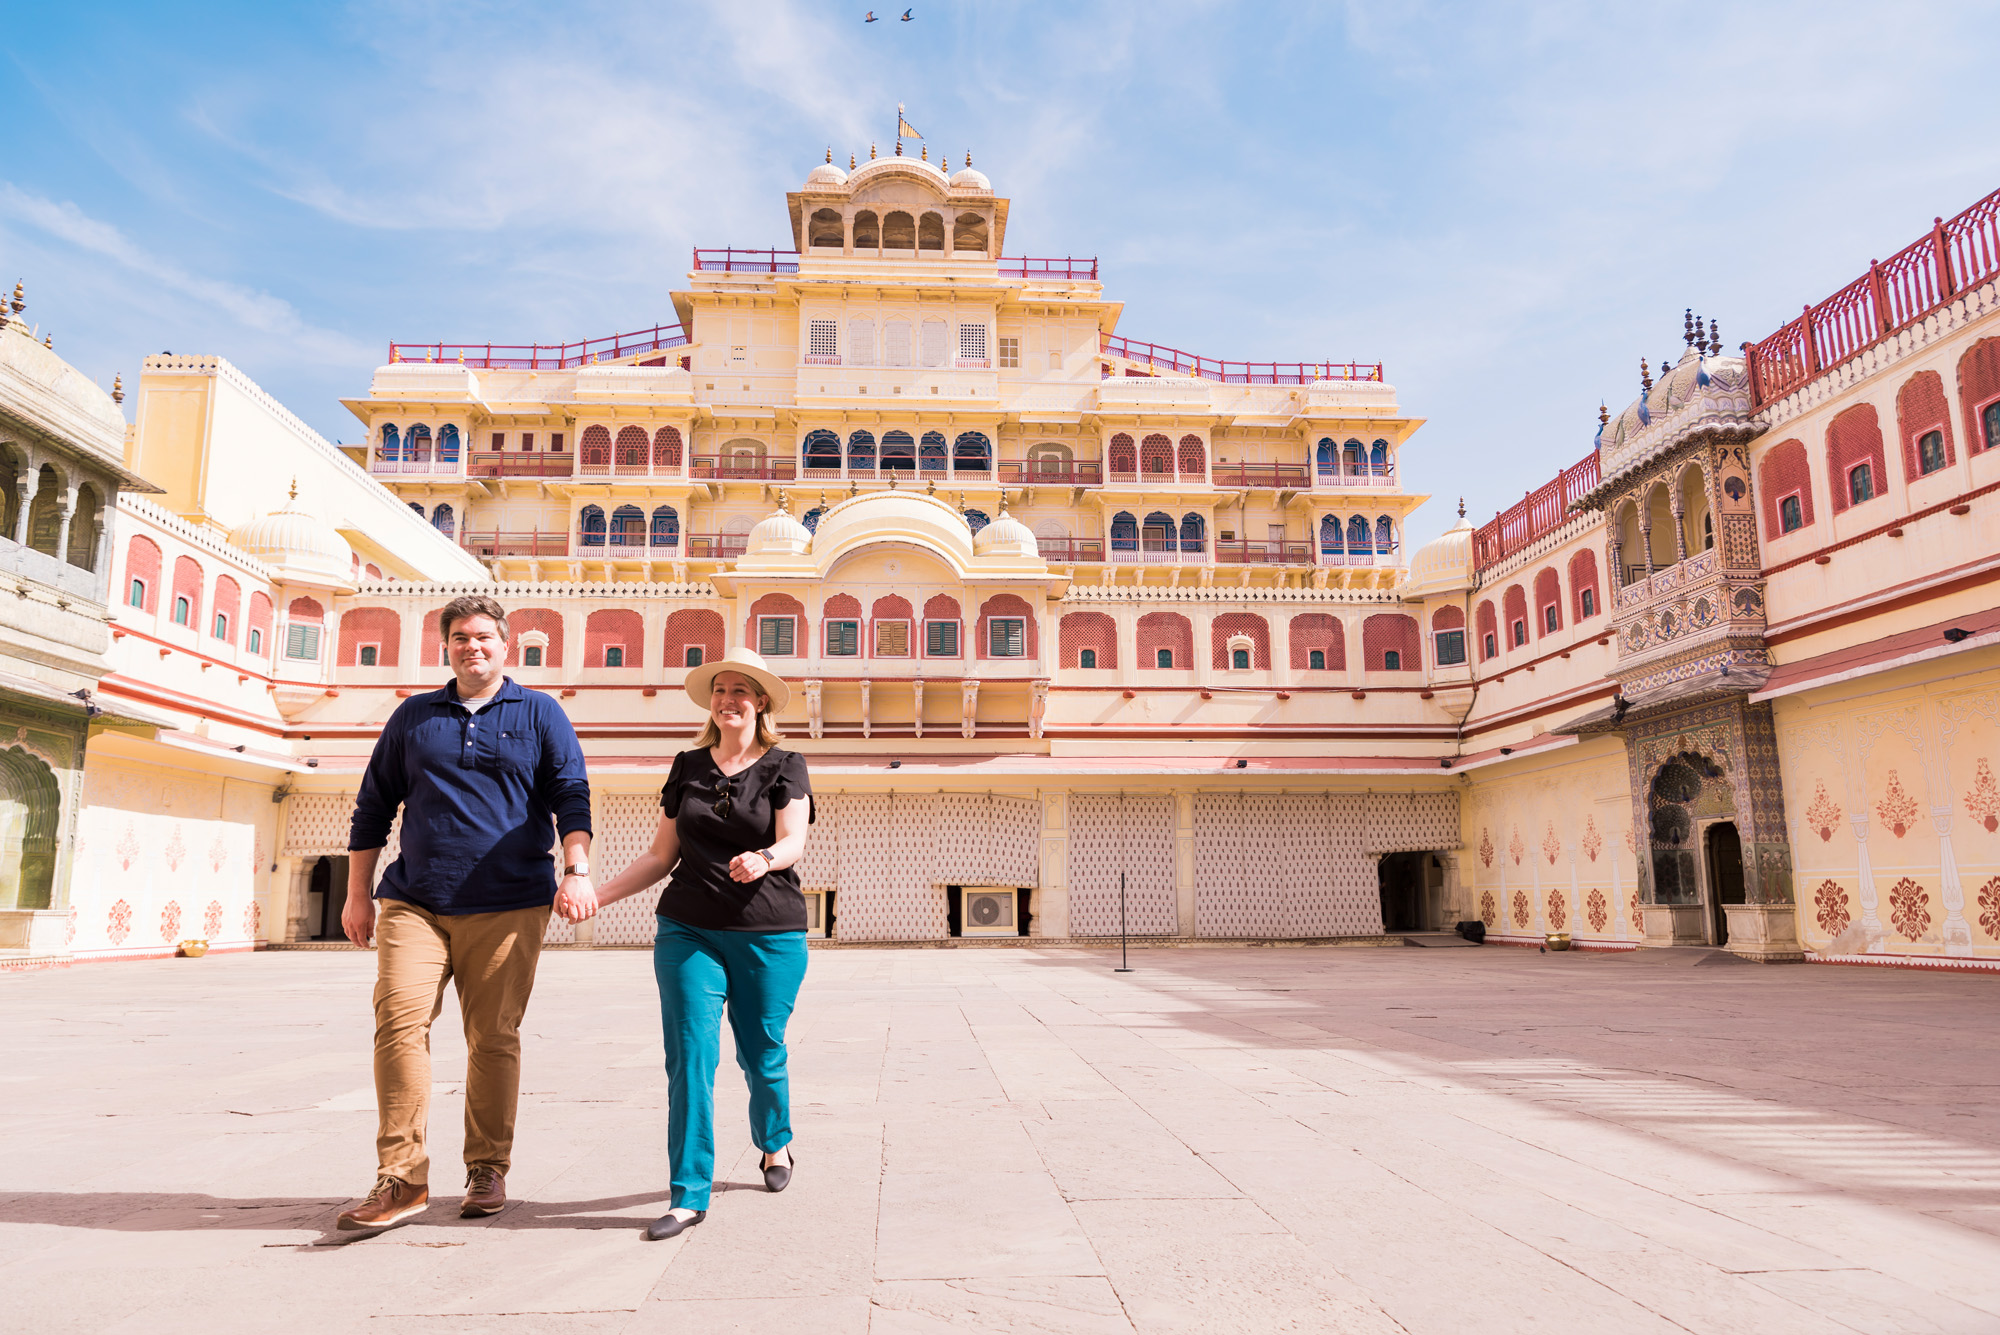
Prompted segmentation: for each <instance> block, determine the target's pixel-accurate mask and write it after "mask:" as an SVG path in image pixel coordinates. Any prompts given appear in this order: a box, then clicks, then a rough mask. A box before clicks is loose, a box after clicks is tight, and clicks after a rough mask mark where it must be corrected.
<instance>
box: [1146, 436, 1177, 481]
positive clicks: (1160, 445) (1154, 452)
mask: <svg viewBox="0 0 2000 1335" xmlns="http://www.w3.org/2000/svg"><path fill="white" fill-rule="evenodd" d="M1139 468H1140V471H1141V472H1143V473H1145V474H1146V475H1147V476H1148V477H1155V476H1160V475H1164V474H1170V473H1172V472H1173V471H1174V443H1173V442H1172V441H1171V440H1168V439H1167V438H1166V437H1165V436H1163V435H1161V434H1160V433H1159V432H1157V431H1155V432H1153V433H1152V434H1151V435H1149V436H1147V437H1146V439H1145V440H1143V441H1141V442H1140V443H1139Z"/></svg>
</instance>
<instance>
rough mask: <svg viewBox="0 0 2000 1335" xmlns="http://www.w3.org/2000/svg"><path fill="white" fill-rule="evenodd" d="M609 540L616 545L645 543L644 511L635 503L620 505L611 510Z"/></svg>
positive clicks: (632, 545)
mask: <svg viewBox="0 0 2000 1335" xmlns="http://www.w3.org/2000/svg"><path fill="white" fill-rule="evenodd" d="M611 542H612V545H613V546H616V547H643V546H645V545H646V512H645V511H644V510H641V509H640V508H639V507H638V506H636V505H621V506H619V507H618V508H617V509H616V510H613V511H612V512H611Z"/></svg>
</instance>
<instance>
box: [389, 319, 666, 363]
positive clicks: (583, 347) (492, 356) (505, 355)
mask: <svg viewBox="0 0 2000 1335" xmlns="http://www.w3.org/2000/svg"><path fill="white" fill-rule="evenodd" d="M687 341H688V338H687V331H686V330H684V329H682V328H681V327H680V326H679V325H677V324H663V325H655V326H653V327H652V328H651V329H641V330H638V331H636V332H634V333H630V334H608V335H606V336H605V337H603V338H586V339H584V340H583V341H582V342H580V343H391V344H390V345H389V360H390V361H391V362H449V363H451V364H452V365H454V366H459V365H463V366H470V367H473V368H475V369H480V370H489V371H560V370H562V369H564V368H565V367H570V366H588V365H589V364H590V363H592V362H599V361H617V360H618V359H619V358H621V357H636V356H639V355H641V354H643V353H647V352H663V351H665V350H666V349H668V348H684V347H686V346H687Z"/></svg>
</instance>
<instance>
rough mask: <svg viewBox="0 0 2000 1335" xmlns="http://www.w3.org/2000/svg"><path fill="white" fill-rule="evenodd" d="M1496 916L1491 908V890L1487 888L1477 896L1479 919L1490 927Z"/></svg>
mask: <svg viewBox="0 0 2000 1335" xmlns="http://www.w3.org/2000/svg"><path fill="white" fill-rule="evenodd" d="M1498 916H1499V915H1498V914H1497V913H1496V912H1495V911H1494V908H1493V892H1492V891H1491V890H1488V891H1486V892H1485V893H1484V894H1482V895H1480V896H1479V921H1481V922H1483V923H1485V924H1486V925H1487V926H1488V927H1491V926H1492V925H1493V923H1494V920H1495V919H1496V918H1497V917H1498Z"/></svg>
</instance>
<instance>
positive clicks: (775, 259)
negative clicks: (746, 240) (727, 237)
mask: <svg viewBox="0 0 2000 1335" xmlns="http://www.w3.org/2000/svg"><path fill="white" fill-rule="evenodd" d="M694 267H695V271H696V272H697V273H797V272H798V271H799V252H797V251H796V250H738V249H736V248H735V247H734V246H723V247H721V248H720V249H708V250H704V249H703V248H702V247H700V246H696V247H695V250H694Z"/></svg>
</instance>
